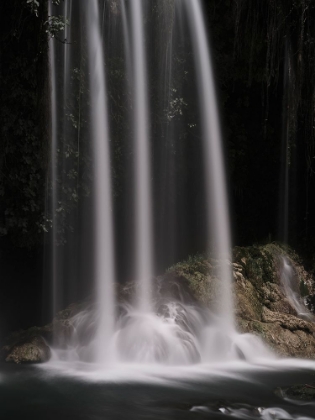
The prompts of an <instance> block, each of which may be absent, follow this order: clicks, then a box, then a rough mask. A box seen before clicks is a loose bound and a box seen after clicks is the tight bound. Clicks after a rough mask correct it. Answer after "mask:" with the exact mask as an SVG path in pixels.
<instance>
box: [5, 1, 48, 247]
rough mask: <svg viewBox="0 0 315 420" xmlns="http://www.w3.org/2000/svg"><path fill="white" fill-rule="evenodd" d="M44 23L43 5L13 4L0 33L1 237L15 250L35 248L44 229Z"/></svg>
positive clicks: (41, 3)
mask: <svg viewBox="0 0 315 420" xmlns="http://www.w3.org/2000/svg"><path fill="white" fill-rule="evenodd" d="M17 3H18V4H19V7H16V6H17ZM45 19H47V4H46V2H44V1H37V2H29V1H28V2H25V4H24V6H23V7H20V2H17V1H12V2H11V4H10V8H9V10H7V15H6V21H5V22H3V23H2V25H1V29H0V47H1V51H2V68H1V72H0V84H1V88H2V91H1V93H2V94H1V97H0V131H1V136H0V139H1V140H0V151H1V158H0V195H1V204H0V235H9V237H10V238H11V240H12V241H13V242H14V243H15V244H17V245H19V246H33V245H35V244H37V243H39V241H40V240H41V239H40V238H41V235H42V232H43V231H45V230H46V229H47V224H48V221H47V220H46V218H45V216H44V214H45V211H44V206H45V203H44V197H45V194H44V190H45V172H46V169H47V166H46V162H47V156H46V148H47V145H48V135H47V129H46V127H47V123H46V121H47V116H48V113H46V112H47V109H48V102H47V94H48V91H47V89H48V84H47V69H48V67H47V65H48V64H47V35H46V33H45V29H44V25H43V22H44V21H45ZM45 113H46V114H45Z"/></svg>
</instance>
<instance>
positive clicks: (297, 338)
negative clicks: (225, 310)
mask: <svg viewBox="0 0 315 420" xmlns="http://www.w3.org/2000/svg"><path fill="white" fill-rule="evenodd" d="M283 255H285V256H286V258H287V259H288V260H289V262H290V265H291V266H292V270H293V273H294V277H295V279H294V280H295V281H296V286H297V290H300V292H302V294H309V297H308V299H306V300H308V301H310V302H313V300H314V298H313V296H314V281H313V278H312V276H311V275H310V274H309V273H307V271H306V270H305V269H304V267H303V265H302V264H301V261H300V260H299V258H298V256H297V255H296V254H295V253H294V252H293V251H291V250H290V249H283V248H282V247H280V246H279V245H276V244H269V245H265V246H253V247H247V248H238V247H237V248H235V249H234V255H233V263H232V268H233V279H234V284H233V287H234V296H235V314H236V320H237V325H238V329H239V331H240V332H243V333H252V334H256V335H259V336H261V337H262V338H263V340H264V341H265V342H266V343H267V344H268V345H269V346H270V347H271V348H272V349H273V350H274V351H275V352H276V353H278V354H279V355H281V356H285V357H302V358H315V324H314V322H312V316H311V315H310V316H309V317H308V319H301V315H299V314H298V313H297V312H296V310H295V309H294V307H293V306H292V304H291V303H290V301H289V299H288V298H287V297H286V296H285V293H284V289H283V286H282V284H281V279H280V274H281V257H282V256H283ZM216 264H217V262H216V261H215V260H211V259H209V260H207V259H205V258H204V257H203V256H197V257H192V258H189V259H188V260H187V261H184V262H182V263H179V264H177V265H175V266H174V267H172V268H171V269H170V270H169V273H168V274H169V275H170V274H172V275H173V277H175V278H176V277H178V278H185V279H186V280H187V281H188V282H189V284H190V289H191V292H192V294H193V296H194V297H195V298H196V299H197V300H198V301H199V302H201V303H202V304H204V305H206V306H208V307H210V308H214V307H215V305H216V302H217V300H218V293H220V292H219V289H220V288H219V283H218V282H219V280H218V279H217V278H216V277H215V275H213V274H210V275H209V270H210V273H213V272H215V267H216ZM305 311H306V312H307V308H305ZM314 320H315V317H314Z"/></svg>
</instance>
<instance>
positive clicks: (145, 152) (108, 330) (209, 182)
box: [34, 0, 313, 419]
mask: <svg viewBox="0 0 315 420" xmlns="http://www.w3.org/2000/svg"><path fill="white" fill-rule="evenodd" d="M68 1H69V3H68V2H67V4H66V7H69V10H72V14H73V13H74V10H75V8H76V7H79V14H80V25H79V27H80V30H79V33H80V37H81V41H80V42H81V49H80V53H81V54H82V55H83V61H86V63H85V66H84V65H83V69H84V70H85V73H84V72H83V76H84V77H85V79H84V80H85V83H86V85H87V88H86V91H85V94H84V95H85V96H84V98H85V100H86V102H87V104H88V106H87V108H88V111H89V112H87V113H85V114H84V115H82V121H84V123H85V124H86V126H85V132H86V133H87V136H86V139H88V141H89V142H90V143H91V144H92V150H93V153H92V162H93V163H92V168H93V171H92V177H91V178H92V187H91V190H92V197H93V200H92V205H91V208H92V211H91V214H92V221H91V230H92V235H91V236H92V238H93V253H94V261H93V270H92V271H91V276H90V278H89V279H87V280H86V281H91V279H93V278H94V282H93V284H94V287H95V296H96V299H95V303H94V302H93V301H88V302H85V305H83V306H84V309H82V310H81V311H80V312H78V313H77V314H76V315H74V316H73V317H72V319H70V324H71V328H72V330H71V334H69V335H70V336H69V337H68V341H67V344H66V345H64V346H63V347H62V346H61V347H59V348H55V349H53V357H52V360H51V362H50V363H49V364H47V365H46V367H45V368H46V369H47V372H46V373H44V371H45V370H43V371H41V372H43V375H44V376H45V375H48V377H49V378H50V377H51V376H52V377H54V375H56V377H58V378H60V375H61V376H63V375H69V377H72V378H73V377H74V378H76V379H75V386H74V387H75V388H76V387H77V385H78V384H77V382H76V381H77V380H79V381H80V380H81V379H82V380H87V381H94V380H96V381H98V380H99V381H100V382H103V381H105V382H107V381H108V380H110V381H111V380H114V381H120V380H121V381H122V382H125V381H127V382H130V380H131V378H134V377H135V378H137V379H139V381H140V382H142V381H146V380H148V381H149V383H150V384H151V383H152V381H153V382H155V381H157V382H158V383H159V386H160V385H161V386H162V389H163V391H162V393H164V392H167V391H166V390H167V389H168V388H167V386H166V384H172V386H174V387H175V388H176V389H177V390H178V389H179V388H181V387H182V379H181V378H182V375H184V378H185V379H184V383H185V386H186V381H187V384H188V385H187V387H188V388H189V390H190V391H189V392H193V393H194V392H195V391H194V389H195V387H196V383H198V382H200V381H201V382H202V381H203V379H202V378H203V373H202V372H203V371H204V373H205V375H206V378H205V379H204V380H205V383H207V384H209V383H211V381H212V380H213V378H214V377H215V378H217V377H220V379H219V380H218V381H219V382H220V381H222V384H224V383H226V382H225V378H226V376H225V375H227V377H228V381H230V379H231V378H233V380H234V379H235V378H237V381H241V382H242V384H244V383H245V384H247V382H248V381H249V382H251V381H252V377H250V379H249V378H248V377H247V376H246V375H247V374H245V373H244V375H245V377H244V378H243V377H242V373H240V372H241V371H244V372H247V371H255V372H256V370H255V369H256V367H257V363H260V362H261V361H262V360H264V365H261V366H265V367H260V368H259V369H258V368H257V369H258V371H259V372H260V373H261V372H262V371H264V369H266V370H268V372H269V373H270V372H271V373H270V375H271V376H272V377H273V375H272V371H273V369H274V367H275V366H276V363H278V362H276V360H277V359H276V357H275V355H274V354H273V353H272V351H271V350H269V349H268V348H266V346H265V345H264V344H263V343H262V341H261V340H260V339H259V338H257V337H256V336H253V335H250V334H239V333H238V332H237V331H236V329H235V326H234V302H233V298H232V267H231V238H230V223H229V211H228V198H227V188H226V179H225V169H224V157H223V150H222V135H221V129H220V119H219V111H218V106H217V99H216V91H215V85H214V75H213V70H212V63H211V54H210V47H209V42H208V38H207V32H206V26H205V22H204V19H203V12H202V4H201V1H200V0H184V1H181V0H174V1H173V2H170V4H169V5H168V7H169V6H171V7H172V10H171V12H172V13H171V15H170V16H171V18H169V15H168V16H167V17H168V18H169V19H168V20H167V19H166V16H165V21H167V22H168V24H169V30H168V32H167V34H166V35H164V38H163V37H161V39H163V40H166V41H167V42H166V45H167V48H169V50H168V51H166V52H164V54H162V56H163V57H166V58H165V61H166V62H167V64H166V66H165V74H164V75H163V76H160V77H159V80H164V81H165V84H166V85H167V84H168V86H165V88H164V89H163V90H162V91H161V92H160V94H159V95H158V98H159V99H158V105H156V103H155V104H154V106H155V108H154V109H157V108H158V107H162V109H163V110H165V109H166V111H167V117H170V110H171V111H172V112H173V115H172V116H171V117H172V118H173V117H175V115H176V113H177V114H178V115H182V112H183V110H182V108H184V107H185V101H184V99H183V98H180V97H179V98H176V99H175V100H173V101H172V104H168V106H167V105H165V103H167V102H169V101H171V98H172V94H173V93H174V92H175V93H177V94H179V93H180V94H182V93H184V89H183V88H180V89H174V88H173V87H172V86H173V83H175V81H176V80H175V77H173V72H174V71H175V69H177V67H176V66H178V67H180V65H179V64H178V62H179V61H180V60H178V58H177V63H175V59H174V62H173V63H172V57H171V55H172V54H174V56H175V57H178V54H179V51H180V48H179V47H178V45H177V42H180V43H183V45H185V48H190V50H189V51H190V52H191V55H192V56H193V62H192V67H193V68H194V70H193V72H194V78H193V83H194V85H193V89H192V90H193V92H194V100H195V103H196V107H197V108H198V111H197V114H198V123H197V124H191V125H192V126H194V125H200V132H199V134H200V139H199V141H201V142H202V151H203V153H202V154H203V161H202V162H201V165H202V167H203V182H202V186H203V187H204V194H203V196H204V203H205V204H206V226H207V229H206V236H207V248H208V255H211V258H212V260H213V261H215V267H216V271H215V276H216V277H217V278H218V280H219V281H218V285H219V291H218V294H217V302H216V305H215V308H202V307H199V306H198V305H197V304H195V303H192V302H191V301H189V300H188V301H187V299H185V297H184V296H183V294H182V291H181V290H179V293H178V294H177V295H176V296H175V297H174V296H173V297H168V296H166V295H163V293H160V291H161V289H163V287H162V286H163V285H162V286H161V285H160V284H159V282H158V280H155V281H154V282H153V281H152V278H153V275H154V265H155V258H154V252H155V248H156V240H155V238H154V236H155V235H154V234H153V220H154V210H155V208H156V207H155V205H154V204H155V203H154V199H155V200H156V197H155V196H154V195H153V186H152V183H153V182H152V176H153V175H152V173H153V171H152V160H153V159H152V158H153V157H154V158H155V155H154V156H153V157H152V153H151V151H152V149H153V147H152V146H153V145H154V143H155V142H157V141H160V139H156V138H152V119H153V116H152V112H151V106H152V102H154V101H153V99H152V97H151V95H150V93H151V90H150V87H151V85H150V79H149V77H150V74H151V73H152V71H153V70H152V68H151V73H150V72H149V71H148V68H149V67H150V66H149V64H150V63H149V59H148V58H147V57H148V56H150V57H152V51H150V53H151V54H148V52H149V40H150V36H149V33H150V31H149V28H148V24H147V19H148V18H147V17H148V15H149V12H148V10H149V6H150V2H146V1H142V0H130V1H127V0H120V1H117V2H116V1H106V2H104V3H102V5H103V8H101V7H100V4H99V2H98V0H90V1H89V2H87V1H84V0H82V1H81V2H80V4H79V6H77V3H73V2H72V1H71V0H68ZM107 6H108V7H109V10H110V12H111V13H113V14H114V16H115V20H114V22H115V30H114V33H115V37H117V40H115V45H116V43H117V49H119V48H120V49H121V51H122V55H123V59H122V62H123V70H122V71H123V74H124V77H123V78H122V79H121V85H120V89H121V91H123V92H124V95H125V96H124V97H126V98H128V101H127V105H126V111H125V115H126V118H127V119H128V121H129V122H131V126H132V127H131V130H130V132H129V142H130V144H131V148H130V149H131V154H132V159H131V160H132V172H133V177H132V181H131V183H132V188H131V191H128V194H129V195H133V200H132V202H129V204H130V207H131V210H130V211H129V209H127V210H126V212H125V214H127V213H128V218H127V220H128V221H130V219H131V224H132V225H134V228H132V229H130V232H133V234H132V238H131V240H129V241H128V243H129V244H132V245H131V246H130V249H129V250H128V254H130V255H132V256H133V257H134V273H133V276H132V277H133V280H134V281H133V282H132V286H130V294H131V295H132V298H131V299H128V302H125V301H123V299H122V298H121V296H120V295H119V293H117V296H116V293H115V287H116V285H117V276H116V266H119V265H120V257H119V256H117V255H115V239H116V237H115V233H116V230H115V223H114V222H115V220H114V207H113V197H112V196H113V193H112V187H113V173H115V169H116V168H115V164H114V159H113V154H114V152H113V149H114V150H115V147H114V146H115V145H114V144H113V143H114V141H117V140H113V139H114V138H115V130H114V128H113V126H114V123H113V121H112V119H110V118H109V115H110V108H111V106H112V102H113V101H114V102H115V100H116V99H117V101H118V99H119V94H116V96H115V95H114V94H113V92H114V93H115V92H116V91H115V89H114V90H113V87H112V78H113V77H114V76H113V74H114V75H116V74H117V73H119V72H118V70H116V69H115V71H113V70H112V67H111V65H112V62H113V60H116V61H117V60H120V59H121V57H118V59H117V57H116V56H115V57H114V58H113V57H112V56H111V54H110V53H107V49H106V45H107V44H106V42H105V41H106V37H105V35H104V34H105V33H107V31H106V30H105V29H106V21H107V19H106V7H107ZM100 9H101V10H102V12H100ZM159 10H160V11H159V13H160V14H161V15H162V16H163V13H167V11H168V12H169V9H168V8H165V9H164V8H163V7H162V6H161V8H160V9H159ZM101 15H102V17H101ZM119 19H121V20H122V22H121V23H120V25H118V21H119ZM102 22H103V23H102ZM101 27H102V30H101ZM118 28H122V30H121V32H122V33H121V35H120V36H119V34H117V31H116V29H118ZM109 32H110V31H108V33H109ZM184 39H185V42H184V41H183V40H184ZM161 44H162V42H161ZM121 45H123V47H121ZM163 45H164V44H163ZM163 45H160V44H159V48H160V49H163V48H164V47H163ZM107 46H108V45H107ZM66 48H67V49H68V48H69V47H68V46H67V47H66ZM73 48H76V46H75V42H74V43H73ZM109 51H111V49H110V48H109ZM64 60H65V64H64V67H63V68H64V71H65V74H64V84H65V87H66V86H67V85H68V82H67V81H68V80H69V75H67V74H66V73H67V71H70V69H69V61H68V52H67V50H66V51H65V52H64ZM67 63H68V64H67ZM108 63H109V64H108ZM51 71H52V80H53V82H52V121H53V124H52V126H53V132H52V137H53V142H52V144H53V150H52V156H55V155H56V152H55V143H54V138H55V136H56V134H55V130H56V128H55V125H56V124H57V122H56V115H55V114H54V112H55V111H54V110H55V108H56V98H55V96H54V95H55V93H54V92H55V84H56V72H57V69H56V66H55V59H54V48H53V47H51ZM193 72H192V73H193ZM108 81H109V83H107V82H108ZM108 86H109V88H108ZM161 98H162V99H161ZM115 104H116V103H115ZM174 104H175V105H176V107H175V105H174ZM111 115H112V114H111ZM172 118H171V119H172ZM183 124H184V123H183ZM165 127H167V129H166V134H165V137H164V135H163V136H162V140H164V138H166V140H167V141H168V142H171V139H170V137H171V136H174V137H176V135H177V133H178V131H177V130H176V126H175V125H174V126H167V125H165ZM177 147H178V144H177ZM164 150H166V151H167V150H169V151H171V153H172V148H166V149H164ZM164 156H166V158H167V159H169V161H170V162H171V165H170V167H171V168H173V167H175V166H176V162H175V154H174V155H172V156H168V152H165V153H164ZM160 163H161V164H162V166H161V167H162V168H163V163H164V162H158V164H159V165H160ZM159 165H157V167H159ZM164 167H165V166H164ZM52 179H53V180H54V174H52ZM177 179H178V178H177ZM170 191H172V192H173V193H176V188H175V184H174V183H173V182H171V185H170ZM175 195H176V194H175ZM55 201H56V199H55ZM55 201H54V200H53V204H54V205H56V202H55ZM177 209H178V207H177V206H176V205H174V207H173V208H171V209H170V210H169V211H168V212H167V213H168V214H169V215H170V217H171V219H172V220H175V219H176V211H177ZM129 213H130V214H131V216H130V215H129ZM163 214H166V213H163ZM162 221H163V220H162ZM169 222H170V221H169V220H168V221H167V223H169ZM165 223H166V221H165ZM168 226H169V225H168ZM55 235H56V233H55V230H54V235H53V236H54V240H56V239H57V238H55ZM162 237H163V235H162ZM174 243H177V242H176V241H175V240H174V241H173V245H172V246H174ZM81 245H82V249H83V250H84V251H83V253H82V255H83V256H85V254H86V253H87V251H88V250H87V247H86V246H85V244H84V243H82V244H81ZM57 263H58V262H57V261H56V260H54V264H57ZM115 264H116V266H115ZM283 267H284V275H283V281H284V282H285V279H286V277H287V276H290V272H289V271H290V270H289V268H288V267H289V266H288V264H287V262H286V261H284V262H283ZM54 281H56V282H57V281H58V279H54ZM54 284H57V283H54ZM120 287H121V286H119V287H118V292H119V291H121V288H120ZM128 287H129V286H127V289H128ZM179 289H180V287H179ZM118 295H119V296H118ZM240 361H241V362H240ZM244 361H246V362H244ZM267 361H268V363H267ZM91 362H93V363H91ZM229 363H232V365H229ZM233 363H234V365H233ZM238 363H240V365H238ZM279 363H280V362H279ZM104 365H105V366H104ZM209 366H210V367H209ZM235 366H238V367H241V369H240V371H237V372H236V373H234V368H235ZM255 366H256V367H255ZM266 366H267V367H266ZM270 366H271V367H270ZM230 368H231V369H230ZM309 368H310V369H313V365H310V366H309ZM34 372H35V371H34ZM36 372H38V370H36ZM227 372H228V373H227ZM50 375H51V376H50ZM35 376H36V375H35ZM243 379H244V381H243ZM60 380H61V381H63V380H64V378H63V379H60ZM69 380H70V381H72V379H69ZM191 380H192V382H193V384H192V383H191ZM57 381H59V379H57ZM237 381H236V382H237ZM236 382H235V384H236ZM220 383H221V382H220ZM235 384H234V385H235ZM234 385H233V386H234ZM122 386H123V385H122ZM141 386H142V385H141ZM150 386H151V385H150ZM244 386H245V385H244ZM104 387H105V388H103V386H102V387H100V390H103V389H104V393H105V395H107V393H109V394H108V395H111V393H112V390H111V389H110V387H108V386H107V385H106V386H105V385H104ZM246 387H247V385H246V386H245V388H244V389H247V388H246ZM232 388H233V387H232ZM139 389H140V388H139ZM152 389H153V388H152ZM233 390H234V388H233ZM78 392H79V395H81V394H80V392H81V391H78ZM101 392H103V391H101ZM118 392H119V387H118ZM176 392H177V391H176ZM178 392H179V391H178ZM214 394H215V392H214ZM223 394H224V393H223ZM223 394H222V392H221V391H220V392H219V394H218V395H219V396H218V398H224V397H223ZM96 398H98V397H96ZM115 398H116V397H115ZM148 398H150V397H148ZM163 398H164V397H163ZM116 401H117V404H118V403H119V401H120V400H119V398H118V397H117V399H116ZM176 401H177V400H176ZM237 401H238V402H242V401H241V400H240V399H239V398H237ZM201 402H202V401H201ZM204 403H205V404H204V405H202V404H201V405H200V404H197V403H196V404H192V405H191V406H190V408H189V410H186V413H185V415H187V418H189V417H190V416H192V418H195V417H194V416H196V415H197V416H199V415H203V416H208V415H209V416H210V417H211V416H212V415H213V413H214V411H213V410H214V408H213V406H211V404H210V405H207V399H204ZM242 403H244V404H247V402H246V398H245V400H244V401H243V402H242ZM176 404H178V402H176ZM104 407H105V408H104ZM104 407H103V408H102V409H101V411H102V410H103V409H106V410H107V408H106V407H107V406H106V404H105V406H104ZM220 408H222V410H219V412H216V414H215V415H216V416H232V417H238V418H246V416H251V415H253V413H254V412H255V416H257V417H258V418H259V417H260V418H262V419H268V416H269V417H270V416H271V414H270V413H271V412H270V410H269V409H268V407H267V408H266V409H262V410H260V411H259V410H258V408H257V407H256V408H255V407H251V408H246V407H245V406H240V407H238V406H235V405H233V404H232V405H229V404H228V403H224V404H222V407H220ZM282 409H283V408H281V407H280V408H279V410H280V411H279V410H278V409H276V411H275V413H276V414H275V418H277V416H278V417H279V418H281V416H282V415H285V414H283V413H284V412H283V411H281V410H282ZM110 410H111V409H110ZM115 410H117V412H119V409H117V407H116V408H115ZM246 410H247V411H246ZM253 410H254V411H253ZM255 410H256V411H255ZM257 410H258V411H257ZM268 410H269V411H268ZM70 412H71V409H70ZM209 413H210V414H209ZM278 414H279V415H278ZM154 416H155V417H154ZM242 416H243V417H242ZM118 417H119V415H118ZM78 418H80V417H78ZM96 418H97V417H96ZM152 418H158V416H156V413H155V414H154V415H153V417H152ZM292 418H295V417H292ZM296 418H298V417H296Z"/></svg>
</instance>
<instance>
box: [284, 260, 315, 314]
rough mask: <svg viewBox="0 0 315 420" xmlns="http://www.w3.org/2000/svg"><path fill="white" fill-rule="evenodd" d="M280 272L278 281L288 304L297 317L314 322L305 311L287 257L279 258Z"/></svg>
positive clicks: (297, 283)
mask: <svg viewBox="0 0 315 420" xmlns="http://www.w3.org/2000/svg"><path fill="white" fill-rule="evenodd" d="M280 262H281V272H280V281H281V284H282V286H283V289H284V293H285V295H286V297H287V299H288V301H289V302H290V304H291V306H292V307H293V308H294V309H295V311H296V313H297V315H298V316H299V317H301V318H303V319H306V320H308V321H314V320H315V319H314V316H313V315H312V314H311V313H310V312H309V311H308V310H307V308H306V306H305V304H304V302H303V300H302V298H301V295H300V290H299V281H298V279H297V276H296V274H295V272H294V269H293V267H292V265H291V264H290V261H289V259H288V258H287V257H284V256H282V257H281V258H280Z"/></svg>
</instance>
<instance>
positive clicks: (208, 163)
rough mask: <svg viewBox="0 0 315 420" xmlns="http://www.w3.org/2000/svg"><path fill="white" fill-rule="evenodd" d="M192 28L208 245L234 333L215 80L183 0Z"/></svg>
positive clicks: (197, 10)
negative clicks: (201, 128) (216, 267)
mask: <svg viewBox="0 0 315 420" xmlns="http://www.w3.org/2000/svg"><path fill="white" fill-rule="evenodd" d="M185 6H186V8H187V15H188V16H189V17H190V18H189V24H190V27H191V33H192V39H193V45H194V50H195V51H194V52H195V62H196V68H197V73H198V76H197V79H198V88H199V98H200V110H201V121H202V127H203V145H204V167H205V178H206V202H207V212H208V226H209V233H208V245H209V248H210V249H211V250H212V251H213V255H214V257H215V258H216V259H218V270H217V276H218V277H219V279H220V287H221V293H220V295H221V296H220V301H219V302H218V315H219V319H220V324H222V328H224V329H227V330H229V331H233V330H234V315H233V314H234V305H233V299H232V271H231V265H230V261H231V239H230V223H229V215H228V200H227V193H226V180H225V172H224V163H223V153H222V136H221V130H220V122H219V113H218V109H217V100H216V92H215V87H214V78H213V74H212V65H211V58H210V53H209V46H208V43H207V35H206V29H205V24H204V20H203V17H202V8H201V4H200V1H199V0H185Z"/></svg>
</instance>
